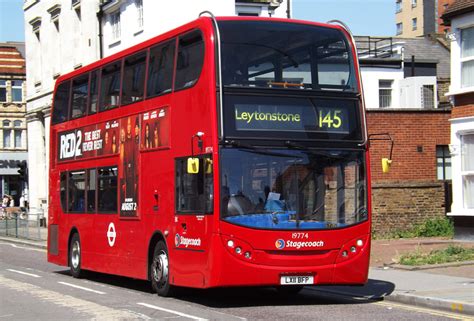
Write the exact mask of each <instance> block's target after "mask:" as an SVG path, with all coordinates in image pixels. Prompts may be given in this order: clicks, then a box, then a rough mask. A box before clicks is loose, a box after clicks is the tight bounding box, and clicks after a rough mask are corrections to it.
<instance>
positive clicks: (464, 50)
mask: <svg viewBox="0 0 474 321" xmlns="http://www.w3.org/2000/svg"><path fill="white" fill-rule="evenodd" d="M473 86H474V27H471V28H466V29H462V30H461V87H463V88H464V87H473Z"/></svg>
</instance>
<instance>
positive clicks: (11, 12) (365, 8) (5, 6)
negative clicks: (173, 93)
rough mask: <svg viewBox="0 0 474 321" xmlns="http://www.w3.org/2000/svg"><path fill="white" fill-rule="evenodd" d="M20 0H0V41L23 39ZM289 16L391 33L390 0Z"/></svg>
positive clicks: (326, 3) (334, 3)
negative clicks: (330, 21)
mask: <svg viewBox="0 0 474 321" xmlns="http://www.w3.org/2000/svg"><path fill="white" fill-rule="evenodd" d="M193 1H199V0H193ZM23 3H24V0H0V42H7V41H24V39H25V35H24V21H23ZM292 16H293V18H295V19H302V20H310V21H319V22H326V21H329V20H332V19H338V20H341V21H343V22H344V23H346V24H347V25H348V26H349V28H350V29H351V31H352V33H353V34H354V35H358V36H359V35H360V36H394V35H395V1H394V0H293V14H292Z"/></svg>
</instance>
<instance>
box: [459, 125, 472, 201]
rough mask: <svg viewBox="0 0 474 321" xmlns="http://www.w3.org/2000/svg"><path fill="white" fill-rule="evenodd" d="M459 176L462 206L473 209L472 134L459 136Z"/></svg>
mask: <svg viewBox="0 0 474 321" xmlns="http://www.w3.org/2000/svg"><path fill="white" fill-rule="evenodd" d="M461 176H462V185H463V199H464V208H466V209H474V134H467V135H463V136H461Z"/></svg>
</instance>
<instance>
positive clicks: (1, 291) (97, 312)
mask: <svg viewBox="0 0 474 321" xmlns="http://www.w3.org/2000/svg"><path fill="white" fill-rule="evenodd" d="M371 282H383V281H377V280H371ZM379 285H380V287H382V288H386V289H388V290H389V289H390V288H393V284H389V283H387V284H379ZM380 287H379V288H380ZM180 292H181V293H180V295H179V297H177V298H161V297H158V296H157V295H156V294H153V293H151V291H150V286H149V284H148V283H147V282H144V281H139V280H133V279H128V278H123V277H117V276H110V275H105V274H99V273H90V275H89V276H88V278H86V279H74V278H72V277H71V276H70V275H69V271H68V269H67V268H65V267H60V266H56V265H53V264H49V263H47V262H46V252H45V250H43V249H38V248H32V247H28V246H26V245H18V244H12V243H8V242H3V241H0V320H33V319H34V320H60V319H61V320H64V319H74V320H90V319H99V320H103V319H113V320H120V319H126V320H130V319H153V320H167V319H172V320H175V319H176V320H206V319H207V320H245V319H248V320H461V319H467V317H466V316H460V315H458V314H454V313H449V312H440V311H434V310H430V309H424V308H417V307H412V306H406V305H401V304H398V303H392V302H386V301H374V300H370V299H361V298H358V299H357V298H351V297H348V296H343V295H338V294H337V293H331V292H327V291H324V290H321V289H318V288H317V287H312V288H305V289H304V290H303V291H302V292H301V293H300V294H299V295H296V296H292V297H282V296H279V295H278V294H277V293H276V292H275V291H274V290H273V289H271V288H226V289H211V290H193V289H186V290H182V291H180Z"/></svg>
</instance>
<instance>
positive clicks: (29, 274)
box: [7, 269, 41, 278]
mask: <svg viewBox="0 0 474 321" xmlns="http://www.w3.org/2000/svg"><path fill="white" fill-rule="evenodd" d="M7 271H10V272H15V273H18V274H23V275H28V276H32V277H34V278H40V277H41V276H39V275H36V274H33V273H26V272H23V271H18V270H13V269H7Z"/></svg>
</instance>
